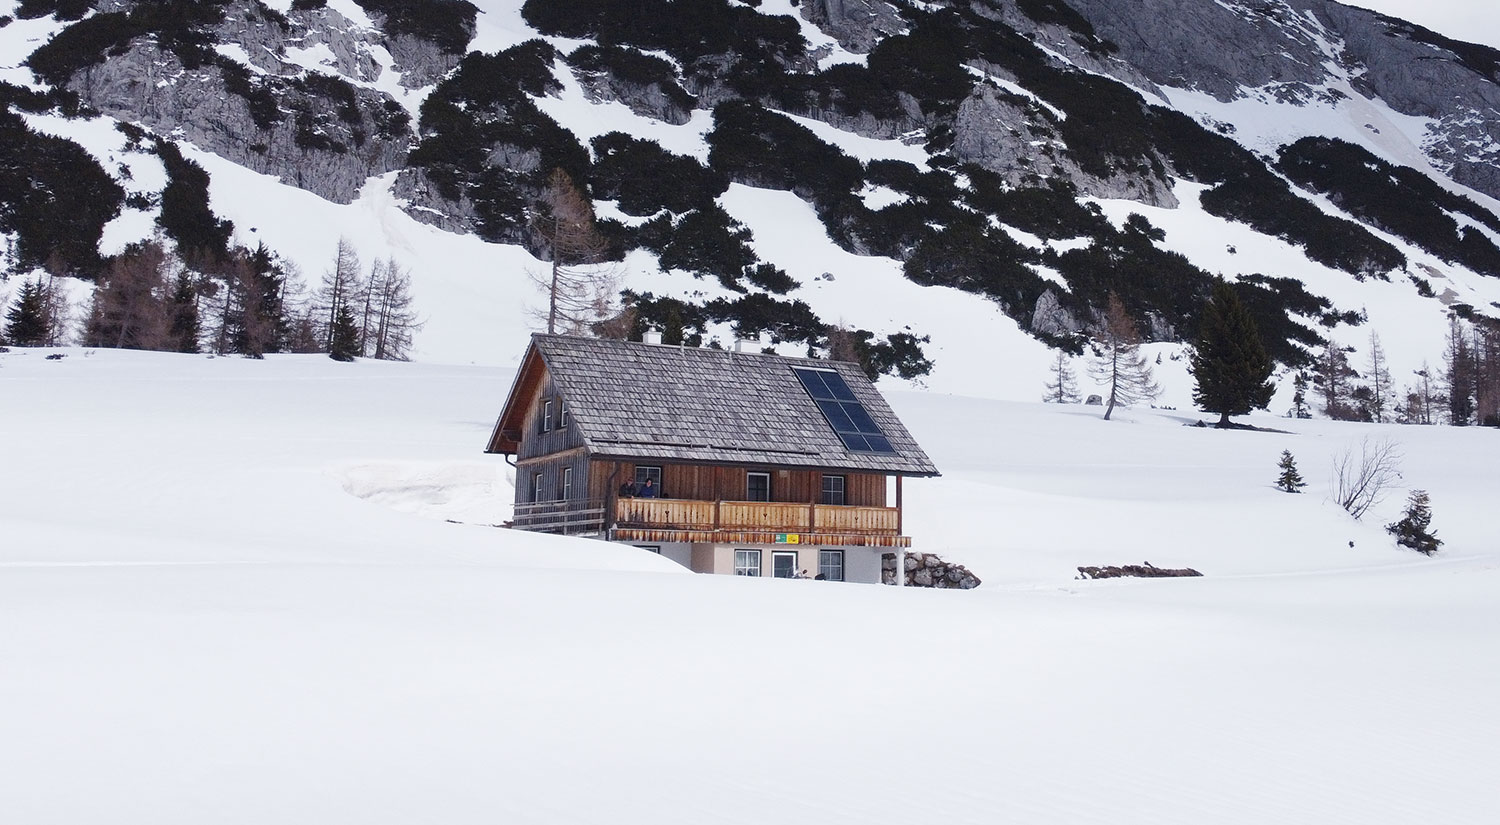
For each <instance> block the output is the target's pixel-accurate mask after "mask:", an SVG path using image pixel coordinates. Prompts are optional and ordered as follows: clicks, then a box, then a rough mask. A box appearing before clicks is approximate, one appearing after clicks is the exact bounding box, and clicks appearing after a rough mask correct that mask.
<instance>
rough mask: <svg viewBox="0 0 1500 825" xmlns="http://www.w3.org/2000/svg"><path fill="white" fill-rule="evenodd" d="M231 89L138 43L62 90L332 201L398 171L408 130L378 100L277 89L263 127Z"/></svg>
mask: <svg viewBox="0 0 1500 825" xmlns="http://www.w3.org/2000/svg"><path fill="white" fill-rule="evenodd" d="M229 83H230V79H229V78H228V77H227V76H226V72H225V70H224V69H223V68H221V67H219V66H214V65H206V66H201V67H199V68H197V69H193V70H189V69H187V68H185V67H184V66H183V65H182V62H181V61H180V60H178V59H177V57H176V56H175V55H173V54H170V53H166V52H163V51H162V50H161V49H159V48H157V47H156V45H155V43H153V42H152V41H150V40H147V39H144V38H143V39H141V40H138V41H136V42H134V43H132V44H131V48H130V50H129V51H128V52H126V53H125V54H122V55H118V56H115V57H113V58H112V59H110V60H109V61H107V62H105V63H101V64H99V65H96V66H92V67H90V68H87V69H84V70H83V71H81V72H79V73H78V74H77V75H75V76H74V78H73V80H72V82H70V83H69V84H68V86H69V88H70V89H72V90H73V91H75V92H77V93H78V95H79V97H80V98H82V100H83V101H84V102H86V103H87V104H89V105H90V106H93V107H94V108H96V109H98V110H99V111H101V112H104V113H105V114H108V115H111V116H113V117H117V118H119V119H121V120H124V121H131V122H137V123H141V124H143V125H145V126H148V127H150V128H152V129H153V130H155V131H157V132H159V133H161V134H164V135H169V134H174V133H175V134H176V135H178V136H180V137H181V138H183V139H185V140H187V141H190V142H191V143H193V144H195V145H197V146H198V147H199V148H200V149H203V150H204V151H207V152H212V153H213V154H216V155H218V156H220V157H222V158H225V159H226V160H230V161H233V162H234V163H238V164H240V165H242V166H245V167H246V168H249V169H252V170H254V171H257V172H262V173H264V174H268V175H275V176H276V177H278V178H280V179H281V180H282V181H283V182H285V183H288V184H291V185H293V186H296V187H298V188H301V189H306V190H308V191H310V192H313V193H314V194H317V195H320V196H322V197H324V198H327V199H329V200H332V201H337V202H340V203H348V202H350V201H352V200H354V198H355V197H356V196H357V195H358V193H359V189H360V187H362V186H364V184H365V181H366V180H368V179H369V178H370V177H372V176H375V175H381V174H384V173H386V172H389V171H391V170H393V169H399V168H401V167H402V165H403V164H404V162H405V160H406V155H407V152H408V150H409V148H410V142H411V138H410V129H409V127H408V125H407V124H406V123H405V121H404V120H401V119H397V120H395V121H392V120H390V119H389V118H390V116H391V114H392V113H391V112H390V111H388V110H387V109H386V108H385V105H386V102H387V100H388V98H386V97H385V96H384V95H381V94H379V93H377V92H371V91H369V90H365V89H357V88H355V87H348V88H349V91H350V93H351V95H352V99H353V105H352V106H347V105H345V103H346V101H339V100H333V99H331V98H329V97H327V96H323V95H320V94H319V93H318V92H317V91H315V90H310V89H296V88H294V87H292V86H290V85H277V86H276V87H275V90H274V91H271V90H269V89H268V90H267V93H268V94H270V95H272V98H270V99H268V100H274V104H269V103H268V105H274V107H275V116H276V117H277V118H278V119H277V120H276V122H274V123H270V124H268V125H267V127H266V128H262V127H261V125H260V124H258V123H257V115H256V114H255V113H252V110H251V103H250V101H249V100H247V99H246V98H245V97H243V96H241V95H239V94H236V93H234V92H231V91H230V88H229ZM400 114H404V113H400ZM262 120H264V113H262Z"/></svg>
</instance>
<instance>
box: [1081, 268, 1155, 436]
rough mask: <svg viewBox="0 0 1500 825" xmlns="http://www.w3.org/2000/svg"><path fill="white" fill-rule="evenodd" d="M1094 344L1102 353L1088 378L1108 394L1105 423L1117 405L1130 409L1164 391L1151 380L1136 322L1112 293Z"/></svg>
mask: <svg viewBox="0 0 1500 825" xmlns="http://www.w3.org/2000/svg"><path fill="white" fill-rule="evenodd" d="M1094 341H1095V344H1096V345H1097V346H1098V347H1099V351H1098V354H1097V355H1096V356H1095V357H1094V359H1093V360H1092V361H1091V362H1090V363H1089V375H1091V376H1092V377H1093V379H1094V380H1095V381H1096V382H1098V383H1099V384H1100V385H1102V386H1104V387H1106V388H1107V389H1108V390H1109V399H1108V400H1107V401H1106V402H1105V408H1104V420H1105V421H1108V420H1109V417H1110V415H1112V414H1113V413H1114V411H1115V406H1116V405H1120V406H1126V407H1128V406H1130V405H1131V404H1135V403H1139V402H1141V401H1149V400H1151V399H1153V398H1155V397H1157V396H1158V395H1161V388H1160V387H1158V386H1157V385H1156V381H1155V380H1153V379H1152V376H1151V367H1150V365H1149V364H1147V363H1146V357H1145V356H1144V355H1141V335H1140V332H1139V331H1137V329H1136V325H1135V319H1133V318H1131V317H1130V313H1128V312H1126V311H1125V305H1124V304H1122V303H1120V298H1119V296H1118V295H1115V294H1114V293H1113V292H1111V293H1110V294H1109V303H1108V307H1107V309H1106V310H1105V312H1104V318H1103V319H1102V320H1101V321H1100V322H1099V324H1098V325H1097V326H1096V327H1095V329H1094Z"/></svg>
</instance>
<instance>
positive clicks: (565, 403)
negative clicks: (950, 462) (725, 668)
mask: <svg viewBox="0 0 1500 825" xmlns="http://www.w3.org/2000/svg"><path fill="white" fill-rule="evenodd" d="M485 451H486V452H488V453H499V454H502V455H504V456H506V459H507V461H511V462H512V463H513V464H514V466H515V467H516V502H515V517H514V520H513V521H512V526H513V527H515V528H518V529H522V530H537V531H543V532H552V533H569V534H577V535H588V536H596V537H599V538H603V539H606V540H609V541H617V542H625V543H629V544H633V545H636V546H638V547H642V548H645V549H648V550H652V551H654V552H658V553H661V554H662V555H665V556H667V557H669V558H672V559H673V560H675V561H677V562H679V563H680V564H682V565H684V566H686V567H689V568H691V569H692V570H695V571H698V572H702V573H734V574H738V575H749V576H778V577H793V576H801V575H806V576H809V577H818V576H821V577H823V578H825V579H835V580H842V581H862V582H879V581H880V580H881V556H882V555H885V554H892V553H894V554H896V556H897V557H898V558H900V556H901V555H902V551H903V550H904V549H905V548H907V547H910V546H911V538H910V537H909V536H907V535H904V533H903V530H902V519H901V499H902V479H903V478H905V477H908V476H935V475H937V474H938V472H937V468H936V467H934V466H933V464H932V461H931V460H929V459H928V457H927V455H926V454H925V453H924V452H922V448H921V447H919V446H917V443H916V442H915V441H914V440H913V439H912V437H911V435H910V434H909V433H908V432H907V431H906V428H905V427H904V426H902V424H901V422H900V421H899V420H898V419H897V418H896V416H895V414H894V413H893V412H891V408H890V406H889V405H888V404H886V402H885V399H884V398H882V397H881V396H880V393H879V392H877V391H876V390H875V388H874V386H873V385H871V383H870V381H869V380H868V379H867V378H866V377H865V375H864V373H863V372H862V371H861V370H860V369H859V367H858V366H857V365H855V364H849V363H840V362H832V361H822V360H817V359H808V358H786V357H782V356H779V355H767V354H763V353H758V352H756V353H751V352H728V351H724V350H716V349H700V348H693V347H681V346H674V345H663V344H653V343H637V342H629V341H609V340H599V339H593V338H578V337H572V336H563V335H535V336H533V337H532V340H531V346H530V347H529V348H528V349H527V351H526V355H525V358H524V359H523V360H522V362H521V369H520V372H519V373H518V374H517V376H516V381H515V384H514V386H512V387H511V391H510V397H509V398H508V399H507V400H506V402H505V409H504V410H503V411H502V412H501V414H500V418H499V421H498V422H497V423H496V425H495V429H494V432H493V434H492V435H491V436H490V441H489V445H488V447H487V448H486V450H485ZM648 479H649V480H650V481H651V485H650V486H651V487H652V488H654V489H653V490H652V491H650V492H649V493H648V491H647V490H646V489H645V487H646V482H647V480H648ZM651 493H654V494H655V495H651ZM898 578H899V577H898Z"/></svg>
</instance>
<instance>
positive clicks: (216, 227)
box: [156, 138, 234, 261]
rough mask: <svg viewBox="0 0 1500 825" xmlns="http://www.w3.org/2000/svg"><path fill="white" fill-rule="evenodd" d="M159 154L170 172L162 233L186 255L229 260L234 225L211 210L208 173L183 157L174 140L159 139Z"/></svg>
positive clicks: (160, 219) (161, 218)
mask: <svg viewBox="0 0 1500 825" xmlns="http://www.w3.org/2000/svg"><path fill="white" fill-rule="evenodd" d="M156 154H157V156H158V157H160V158H161V161H162V165H163V166H165V167H166V169H167V185H166V187H165V188H164V189H162V190H161V215H160V216H159V217H158V218H157V219H156V222H157V223H158V224H159V225H160V226H161V228H162V231H164V232H166V233H167V237H169V238H171V239H172V240H174V241H176V242H177V247H178V249H180V250H182V253H183V254H184V255H188V256H195V257H208V258H211V259H213V260H215V261H225V260H228V258H229V239H230V237H231V236H232V235H233V234H234V224H233V223H231V222H230V221H227V220H221V219H220V218H218V217H217V216H215V215H214V213H213V210H212V209H211V208H209V202H208V182H209V178H208V172H207V171H205V170H204V169H203V167H202V166H199V165H198V164H197V163H195V162H193V161H191V160H189V159H188V158H186V157H183V154H182V150H181V149H178V148H177V144H175V143H172V142H171V141H168V140H162V139H161V138H157V140H156Z"/></svg>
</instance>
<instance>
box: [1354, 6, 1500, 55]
mask: <svg viewBox="0 0 1500 825" xmlns="http://www.w3.org/2000/svg"><path fill="white" fill-rule="evenodd" d="M1340 2H1342V3H1344V4H1345V5H1349V6H1359V7H1360V8H1364V9H1374V10H1375V11H1378V12H1380V13H1381V14H1388V15H1390V16H1391V17H1399V18H1401V19H1402V20H1410V21H1411V22H1413V23H1416V24H1417V25H1419V26H1426V27H1427V28H1429V29H1432V30H1433V31H1435V32H1437V33H1439V34H1444V35H1447V36H1448V37H1451V38H1453V39H1454V40H1465V41H1468V42H1470V43H1484V44H1485V45H1487V46H1494V47H1496V48H1500V2H1496V0H1340Z"/></svg>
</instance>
